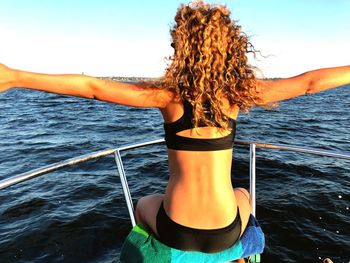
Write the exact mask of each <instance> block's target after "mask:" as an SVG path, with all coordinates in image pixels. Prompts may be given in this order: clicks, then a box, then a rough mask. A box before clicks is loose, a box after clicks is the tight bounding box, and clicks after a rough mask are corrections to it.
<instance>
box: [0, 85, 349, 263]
mask: <svg viewBox="0 0 350 263" xmlns="http://www.w3.org/2000/svg"><path fill="white" fill-rule="evenodd" d="M349 88H350V87H349V86H347V87H341V88H337V89H334V90H331V91H327V92H322V93H319V94H315V95H308V96H304V97H300V98H296V99H292V100H289V101H285V102H281V103H280V105H279V107H278V108H275V109H273V110H265V109H261V108H255V109H254V110H252V111H251V112H250V113H249V114H241V115H240V117H239V118H238V127H237V129H238V130H237V139H244V140H257V141H263V142H269V143H284V144H290V145H298V146H309V147H314V148H318V149H325V150H335V151H346V152H350V125H349V124H350V121H349V119H350V93H349ZM0 123H1V126H0V153H1V154H0V180H1V179H4V178H7V177H10V176H14V175H16V174H19V173H22V172H25V171H29V170H32V169H35V168H39V167H41V166H44V165H47V164H51V163H54V162H58V161H61V160H65V159H68V158H71V157H75V156H79V155H82V154H87V153H90V152H93V151H97V150H102V149H106V148H115V147H118V146H121V145H125V144H130V143H134V142H141V141H146V140H150V139H156V138H160V137H162V136H163V130H162V120H161V115H160V113H159V112H158V111H157V110H154V109H138V108H128V107H123V106H119V105H113V104H108V103H103V102H99V101H94V100H86V99H80V98H73V97H65V96H58V95H54V94H48V93H41V92H34V91H29V90H17V89H14V90H10V91H7V92H6V93H2V94H0ZM234 151H235V154H234V160H233V170H232V177H233V182H234V185H235V186H243V187H248V180H249V172H248V170H249V156H248V149H247V147H244V146H237V147H235V150H234ZM122 158H123V161H124V166H125V168H126V174H127V177H128V181H129V186H130V188H131V193H132V197H133V200H134V202H136V201H137V200H138V199H139V198H140V197H141V196H144V195H148V194H153V193H161V192H163V191H164V187H165V185H166V181H167V178H168V175H167V159H166V149H165V146H164V145H157V146H152V147H148V148H142V149H137V150H132V151H128V152H125V153H123V156H122ZM349 167H350V162H349V161H345V160H340V159H334V158H328V157H320V156H315V155H306V154H299V153H291V152H285V151H278V150H266V149H258V150H257V218H258V219H259V222H260V224H261V226H262V228H263V230H264V232H265V235H266V249H265V251H264V253H263V254H262V259H263V262H269V263H275V262H321V261H322V259H324V258H326V257H330V258H331V259H332V260H333V261H334V262H346V263H347V262H350V211H349V207H350V168H349ZM130 229H131V224H130V220H129V217H128V211H127V207H126V204H125V201H124V197H123V193H122V189H121V184H120V180H119V177H118V173H117V168H116V165H115V162H114V158H113V156H109V157H104V158H100V159H98V160H94V161H90V162H87V163H84V164H81V165H77V166H74V167H71V168H67V169H65V170H62V171H57V172H54V173H51V174H48V175H45V176H43V177H40V178H36V179H34V180H31V181H28V182H25V183H22V184H20V185H16V186H12V187H10V188H7V189H4V190H0V262H1V263H6V262H119V260H118V258H119V253H120V248H121V246H122V243H123V240H124V238H125V237H126V235H127V234H128V232H129V231H130Z"/></svg>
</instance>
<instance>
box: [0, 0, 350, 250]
mask: <svg viewBox="0 0 350 263" xmlns="http://www.w3.org/2000/svg"><path fill="white" fill-rule="evenodd" d="M175 21H176V24H175V26H174V27H173V29H172V30H171V35H172V41H173V43H172V47H173V48H174V56H173V58H172V63H171V65H170V66H169V67H168V69H167V71H166V73H165V76H164V78H163V79H162V80H160V81H157V82H146V83H145V82H143V83H135V84H126V83H118V82H112V81H106V80H101V79H96V78H93V77H88V76H83V75H48V74H39V73H31V72H25V71H20V70H14V69H10V68H8V67H6V66H4V65H1V66H0V91H5V90H7V89H9V88H11V87H25V88H30V89H34V90H42V91H46V92H52V93H57V94H65V95H70V96H77V97H84V98H91V99H98V100H102V101H107V102H111V103H117V104H122V105H128V106H133V107H154V108H158V109H159V110H160V112H161V113H162V116H163V119H164V129H165V135H166V136H165V137H166V144H167V148H168V157H169V172H170V177H169V178H170V179H169V183H168V185H167V188H166V192H165V194H162V195H160V194H159V195H151V196H146V197H143V198H142V199H141V200H139V202H138V204H137V208H136V217H137V222H138V223H141V224H142V225H144V226H145V227H147V228H148V229H149V230H150V231H152V232H153V233H154V234H155V235H156V236H157V237H158V238H159V240H160V241H161V242H163V243H165V244H166V245H169V246H170V247H173V248H177V249H181V250H195V251H202V252H207V253H212V252H216V251H222V250H225V249H226V248H229V247H231V246H232V245H233V244H235V243H236V242H237V240H238V239H239V238H240V236H241V235H242V233H243V232H244V230H245V228H246V225H247V223H248V219H249V216H250V213H251V207H250V201H249V194H248V192H247V191H246V190H245V189H242V188H238V189H237V188H236V189H234V188H232V184H231V161H232V146H233V139H234V136H235V122H236V118H237V116H238V113H239V111H248V110H249V109H250V108H251V107H252V106H254V105H266V104H269V103H274V102H278V101H281V100H285V99H289V98H293V97H297V96H301V95H304V94H309V93H315V92H319V91H322V90H326V89H330V88H334V87H337V86H341V85H345V84H348V83H350V66H344V67H336V68H326V69H319V70H314V71H309V72H306V73H303V74H301V75H298V76H295V77H292V78H287V79H280V80H258V79H256V78H255V75H254V71H253V69H252V68H251V67H250V66H249V65H248V63H247V57H246V55H247V53H248V52H253V51H252V50H251V45H250V43H249V42H248V39H247V37H246V36H245V35H244V34H243V33H242V32H241V31H240V27H239V26H237V25H236V24H235V23H234V22H233V21H231V19H230V12H229V11H228V10H227V9H226V8H225V7H224V6H214V5H209V4H205V3H203V2H199V3H195V4H190V5H182V6H181V7H180V8H179V9H178V12H177V14H176V17H175Z"/></svg>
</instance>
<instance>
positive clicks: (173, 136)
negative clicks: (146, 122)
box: [164, 101, 236, 151]
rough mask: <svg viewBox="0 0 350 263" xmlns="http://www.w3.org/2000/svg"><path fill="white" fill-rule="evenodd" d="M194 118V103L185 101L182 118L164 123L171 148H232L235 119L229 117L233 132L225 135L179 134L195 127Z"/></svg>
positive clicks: (200, 149)
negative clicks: (203, 136)
mask: <svg viewBox="0 0 350 263" xmlns="http://www.w3.org/2000/svg"><path fill="white" fill-rule="evenodd" d="M192 119H193V113H192V105H191V104H190V103H189V102H187V101H185V102H184V114H183V115H182V116H181V118H180V119H178V120H176V121H174V122H172V123H164V131H165V142H166V145H167V147H168V148H169V149H173V150H183V151H218V150H226V149H232V147H233V141H234V138H235V134H236V121H235V120H234V119H231V118H230V119H229V128H230V129H231V132H230V133H229V134H228V135H225V136H224V137H220V138H209V139H200V138H189V137H184V136H181V135H178V134H177V133H179V132H180V131H184V130H188V129H193V128H194V127H193V124H192ZM204 126H205V125H201V124H199V127H204Z"/></svg>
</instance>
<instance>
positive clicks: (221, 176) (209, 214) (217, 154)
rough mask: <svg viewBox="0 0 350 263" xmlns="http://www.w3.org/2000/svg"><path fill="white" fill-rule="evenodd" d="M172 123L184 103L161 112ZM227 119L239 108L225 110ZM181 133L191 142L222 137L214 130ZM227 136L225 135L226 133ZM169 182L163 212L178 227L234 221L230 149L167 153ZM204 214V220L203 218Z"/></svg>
mask: <svg viewBox="0 0 350 263" xmlns="http://www.w3.org/2000/svg"><path fill="white" fill-rule="evenodd" d="M161 112H162V114H163V118H164V121H165V122H166V123H171V122H174V121H176V120H178V119H179V118H180V117H181V116H182V114H183V113H184V108H183V103H182V102H174V103H169V104H168V106H167V107H166V108H164V109H162V110H161ZM225 112H227V115H228V116H229V117H231V118H233V119H236V118H237V115H238V107H237V108H234V109H230V108H229V107H227V110H225ZM197 129H198V130H197V131H195V130H194V129H191V130H184V131H181V132H180V133H179V135H181V136H184V137H190V138H201V139H208V138H210V139H211V138H220V137H222V136H225V135H226V134H225V132H224V133H223V132H222V131H220V130H219V129H218V128H216V127H201V128H197ZM227 132H228V131H227ZM168 156H169V172H170V179H169V183H168V186H167V189H166V194H165V197H164V205H165V209H166V210H167V213H168V214H169V216H170V217H171V218H172V219H173V220H174V221H176V222H177V223H179V224H182V225H186V226H190V227H193V228H200V229H213V228H220V227H224V226H227V225H228V224H230V223H231V222H232V220H233V219H234V218H235V217H236V212H237V204H236V199H235V194H234V190H233V187H232V183H231V162H232V149H225V150H219V151H182V150H173V149H168ZM203 214H205V215H206V216H205V217H203Z"/></svg>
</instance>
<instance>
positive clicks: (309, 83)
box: [257, 66, 350, 104]
mask: <svg viewBox="0 0 350 263" xmlns="http://www.w3.org/2000/svg"><path fill="white" fill-rule="evenodd" d="M346 84H350V66H343V67H334V68H323V69H317V70H312V71H308V72H305V73H303V74H300V75H298V76H295V77H291V78H285V79H277V80H258V81H257V91H258V92H259V94H260V95H261V100H262V104H268V103H271V102H278V101H281V100H286V99H290V98H294V97H298V96H302V95H305V94H310V93H316V92H320V91H323V90H327V89H331V88H335V87H339V86H342V85H346Z"/></svg>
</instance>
